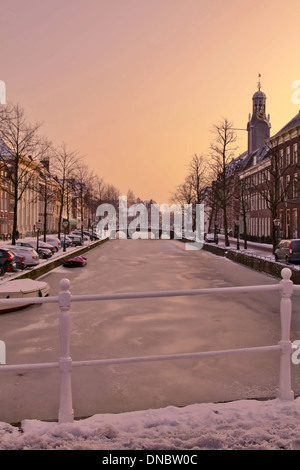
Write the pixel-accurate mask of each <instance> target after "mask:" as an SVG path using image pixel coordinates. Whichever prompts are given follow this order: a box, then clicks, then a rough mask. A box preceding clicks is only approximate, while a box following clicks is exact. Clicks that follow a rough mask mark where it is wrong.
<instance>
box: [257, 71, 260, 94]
mask: <svg viewBox="0 0 300 470" xmlns="http://www.w3.org/2000/svg"><path fill="white" fill-rule="evenodd" d="M260 79H261V74H260V73H259V74H258V82H257V89H258V91H260V89H261V81H260Z"/></svg>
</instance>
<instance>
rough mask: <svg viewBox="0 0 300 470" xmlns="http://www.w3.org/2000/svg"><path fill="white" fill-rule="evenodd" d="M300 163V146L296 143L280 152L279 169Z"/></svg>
mask: <svg viewBox="0 0 300 470" xmlns="http://www.w3.org/2000/svg"><path fill="white" fill-rule="evenodd" d="M296 163H298V144H297V143H295V144H293V146H292V152H291V147H290V146H288V147H286V148H285V151H284V149H280V150H279V168H283V167H284V166H285V167H287V166H289V165H296Z"/></svg>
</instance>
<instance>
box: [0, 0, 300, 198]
mask: <svg viewBox="0 0 300 470" xmlns="http://www.w3.org/2000/svg"><path fill="white" fill-rule="evenodd" d="M0 14H1V28H0V52H1V63H0V65H1V67H0V80H4V81H5V83H6V88H7V95H6V100H7V101H12V102H14V103H20V104H21V105H22V106H24V108H25V112H26V114H27V116H28V118H29V119H30V120H31V121H42V122H43V123H44V124H43V127H42V131H43V134H44V135H46V136H47V137H49V138H50V139H51V140H52V141H53V142H54V143H55V144H57V145H60V144H61V143H62V142H65V143H66V144H67V147H68V148H69V149H70V150H78V151H79V152H80V153H81V154H82V155H84V157H85V160H86V162H87V164H88V165H89V167H90V169H91V170H94V171H95V172H96V173H97V174H99V176H102V177H103V178H104V180H105V181H106V182H107V183H111V184H114V185H115V186H117V187H118V188H119V189H120V192H121V194H126V192H127V190H128V189H129V188H130V189H132V190H133V192H134V193H135V195H136V196H139V197H140V198H141V199H150V198H153V199H155V200H156V201H157V202H159V203H167V202H169V196H170V193H171V192H172V191H173V190H174V189H175V186H176V185H178V184H180V183H181V182H182V181H183V180H184V177H185V174H186V168H187V164H188V162H189V160H190V158H191V157H192V155H193V154H194V153H197V154H203V155H205V154H206V153H207V150H208V148H209V144H210V142H211V139H212V137H213V136H212V134H211V127H212V125H213V124H215V123H217V122H218V121H219V120H220V119H222V117H227V118H228V119H230V120H231V121H233V124H234V126H235V127H242V128H244V127H246V124H247V119H248V114H249V112H250V111H251V107H252V95H253V93H254V92H255V91H256V83H257V76H258V73H261V74H262V90H263V91H264V92H265V93H266V95H267V113H270V115H271V124H272V129H271V133H272V134H273V133H275V132H276V131H278V130H279V129H280V128H281V127H282V126H283V125H284V124H285V123H286V122H287V121H289V120H290V119H291V118H292V117H293V116H294V115H295V114H297V112H298V110H299V109H300V104H294V103H293V102H292V94H293V92H294V91H295V90H293V89H292V83H293V82H294V81H295V80H300V66H299V55H300V45H299V44H300V41H299V17H300V2H299V0H285V1H283V0H243V1H240V0H227V1H224V0H210V1H207V0H26V1H25V0H10V1H9V2H8V1H1V5H0ZM298 96H299V94H298ZM238 144H239V146H240V152H242V151H244V150H245V149H246V133H245V132H242V131H241V132H239V139H238Z"/></svg>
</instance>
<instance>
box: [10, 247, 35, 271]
mask: <svg viewBox="0 0 300 470" xmlns="http://www.w3.org/2000/svg"><path fill="white" fill-rule="evenodd" d="M5 246H7V248H9V249H10V250H11V251H12V252H13V253H14V254H15V256H20V257H22V258H24V263H25V265H26V266H36V265H37V264H39V255H38V253H37V252H36V250H34V249H33V248H31V247H27V246H19V245H5Z"/></svg>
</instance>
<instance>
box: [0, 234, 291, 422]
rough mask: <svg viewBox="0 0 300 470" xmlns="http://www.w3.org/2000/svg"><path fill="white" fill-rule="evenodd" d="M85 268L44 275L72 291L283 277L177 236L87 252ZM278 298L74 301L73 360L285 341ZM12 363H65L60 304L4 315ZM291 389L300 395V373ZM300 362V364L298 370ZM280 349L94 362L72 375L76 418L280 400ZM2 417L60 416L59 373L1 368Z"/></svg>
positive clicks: (1, 326) (1, 333)
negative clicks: (188, 246) (189, 246)
mask: <svg viewBox="0 0 300 470" xmlns="http://www.w3.org/2000/svg"><path fill="white" fill-rule="evenodd" d="M87 258H88V263H87V266H86V267H84V268H75V269H74V268H73V269H68V268H64V267H59V268H56V269H55V270H54V271H52V272H51V273H48V274H47V275H45V276H43V277H42V279H43V280H45V281H47V282H48V283H49V284H50V287H51V291H50V292H51V294H50V295H57V293H58V291H59V281H60V280H61V279H62V278H68V279H70V282H71V288H70V290H71V293H72V294H102V293H103V294H104V293H120V292H142V291H154V290H182V289H198V288H211V287H226V286H241V285H256V284H259V285H261V284H274V283H277V282H278V280H276V279H273V278H272V277H270V276H267V275H264V274H261V273H257V272H255V271H252V270H250V269H248V268H246V267H243V266H240V265H237V264H234V263H232V262H231V261H229V260H228V259H225V258H222V257H217V256H214V255H212V254H211V253H208V252H204V251H203V250H199V251H187V250H185V245H184V243H181V242H180V241H170V240H153V241H148V240H112V241H108V242H106V243H104V244H103V245H101V246H100V247H98V248H95V249H93V250H91V251H90V252H89V253H88V254H87ZM293 299H294V300H293V320H292V340H296V339H300V313H299V305H300V297H299V295H294V297H293ZM279 302H280V296H279V294H277V293H274V292H270V293H260V294H258V293H256V294H238V295H235V296H233V295H228V294H224V295H223V294H222V296H213V297H212V296H202V297H197V296H192V297H175V298H168V299H144V300H142V299H134V300H118V301H105V302H102V303H101V304H100V303H99V302H94V301H93V302H89V303H85V304H83V303H81V302H80V303H79V302H78V303H77V302H76V303H74V304H73V305H72V307H71V356H72V359H73V360H83V359H101V358H113V357H114V358H117V357H131V356H146V355H156V354H173V353H185V352H196V351H206V350H216V349H232V348H244V347H251V346H266V345H272V344H277V342H278V341H279V339H280V316H279ZM0 339H1V340H3V341H5V344H6V348H7V363H8V364H18V363H27V362H28V363H30V362H33V363H35V362H54V361H57V360H58V358H59V352H60V345H59V331H58V307H57V306H56V305H55V304H45V305H43V306H33V307H29V308H27V309H25V310H20V311H17V312H12V313H9V314H5V315H0ZM292 367H293V369H292V371H293V390H294V391H295V393H297V394H299V393H300V377H299V372H298V370H299V368H298V369H297V366H292ZM298 367H299V366H298ZM278 372H279V355H278V353H277V352H272V353H264V354H262V353H258V354H249V355H242V356H239V355H236V356H226V357H222V358H221V357H214V358H206V359H192V360H191V359H189V360H176V361H172V362H171V361H166V362H158V363H148V364H134V365H133V364H131V365H130V364H129V365H111V366H88V367H80V368H74V369H73V371H72V384H73V405H74V411H75V416H76V417H83V416H90V415H93V414H95V413H106V412H107V413H119V412H124V411H132V410H142V409H148V408H160V407H165V406H168V405H174V406H185V405H188V404H192V403H201V402H212V401H215V402H218V401H230V400H236V399H247V398H260V397H263V398H270V397H274V396H275V393H276V389H277V387H278ZM1 373H2V375H1V389H0V421H5V422H17V421H20V420H21V419H25V418H27V419H33V418H37V419H56V418H57V412H58V399H59V372H58V370H55V369H54V370H52V369H49V370H40V371H37V370H35V371H28V372H20V373H18V372H15V371H12V372H9V371H7V372H1Z"/></svg>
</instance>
